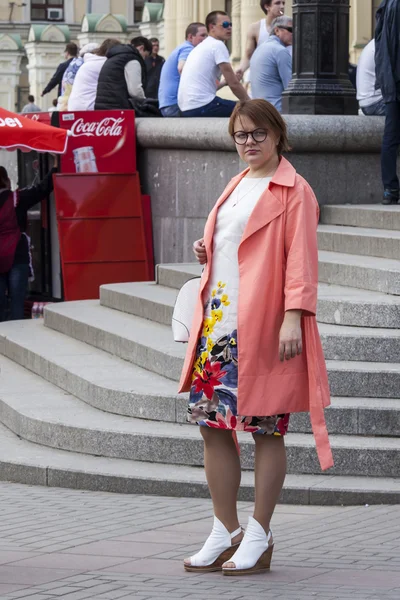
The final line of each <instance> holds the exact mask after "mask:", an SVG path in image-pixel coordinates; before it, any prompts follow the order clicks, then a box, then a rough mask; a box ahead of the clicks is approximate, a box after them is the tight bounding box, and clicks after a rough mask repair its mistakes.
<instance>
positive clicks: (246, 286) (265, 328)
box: [179, 158, 333, 470]
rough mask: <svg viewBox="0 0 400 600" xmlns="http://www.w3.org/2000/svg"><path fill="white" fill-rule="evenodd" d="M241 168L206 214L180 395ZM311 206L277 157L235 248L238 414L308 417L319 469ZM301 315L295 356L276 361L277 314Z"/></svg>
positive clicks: (321, 390) (328, 455) (307, 190)
mask: <svg viewBox="0 0 400 600" xmlns="http://www.w3.org/2000/svg"><path fill="white" fill-rule="evenodd" d="M247 172H248V170H247V169H246V170H245V171H243V173H241V174H240V175H238V176H237V177H234V178H233V179H232V180H231V182H230V183H229V184H228V186H227V187H226V189H225V191H224V192H223V194H222V195H221V197H220V198H219V199H218V201H217V203H216V205H215V206H214V208H213V209H212V211H211V213H210V215H209V217H208V220H207V223H206V226H205V230H204V244H205V248H206V252H207V264H206V267H205V269H204V272H203V275H202V279H201V285H200V292H199V298H198V301H197V304H196V309H195V315H194V319H193V324H192V328H191V333H190V338H189V344H188V348H187V353H186V359H185V363H184V367H183V371H182V376H181V381H180V390H179V391H180V392H183V391H189V390H190V387H191V381H192V372H193V362H194V360H195V354H196V346H197V341H198V338H199V336H200V335H201V330H202V325H203V316H204V299H203V297H202V293H203V290H204V289H205V288H206V286H207V282H208V279H209V277H210V274H211V266H212V257H213V235H214V228H215V223H216V218H217V212H218V208H219V207H220V206H221V204H222V203H223V202H224V201H225V200H226V199H227V198H228V196H229V195H230V194H231V193H232V191H233V190H234V189H235V187H236V186H237V185H238V183H239V181H240V180H241V179H242V178H243V177H244V176H245V175H246V173H247ZM318 216H319V207H318V203H317V200H316V198H315V195H314V193H313V191H312V189H311V187H310V186H309V185H308V183H307V182H306V181H305V180H304V179H303V178H302V177H300V175H298V174H297V173H296V171H295V169H294V167H293V166H292V165H291V164H290V163H289V162H288V161H287V160H286V159H285V158H282V159H281V162H280V164H279V167H278V169H277V171H276V172H275V175H274V176H273V178H272V181H271V182H270V185H269V187H268V189H267V190H266V191H265V192H264V193H263V194H262V195H261V197H260V199H259V200H258V202H257V204H256V206H255V208H254V210H253V212H252V214H251V216H250V218H249V221H248V223H247V226H246V228H245V231H244V234H243V237H242V240H241V243H240V245H239V250H238V260H239V299H238V414H239V415H242V416H258V415H277V414H283V413H293V412H308V411H309V412H310V417H311V424H312V428H313V433H314V436H315V441H316V446H317V452H318V458H319V461H320V464H321V468H322V469H323V470H325V469H328V468H329V467H331V466H332V465H333V459H332V452H331V448H330V444H329V438H328V432H327V429H326V424H325V417H324V407H326V406H328V405H329V404H330V395H329V384H328V377H327V372H326V365H325V359H324V354H323V350H322V346H321V341H320V337H319V333H318V326H317V322H316V318H315V313H316V306H317V288H318V249H317V225H318ZM293 309H297V310H302V311H303V315H302V332H303V348H304V349H303V353H302V354H301V355H299V356H296V358H293V359H291V360H289V361H285V362H283V363H282V362H280V360H279V352H278V350H279V331H280V328H281V325H282V322H283V318H284V314H285V311H287V310H293Z"/></svg>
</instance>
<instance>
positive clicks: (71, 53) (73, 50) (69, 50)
mask: <svg viewBox="0 0 400 600" xmlns="http://www.w3.org/2000/svg"><path fill="white" fill-rule="evenodd" d="M78 52H79V48H78V46H77V45H76V44H74V42H69V44H67V45H66V46H65V58H66V60H65V62H62V63H60V64H59V65H58V67H57V70H56V72H55V73H54V75H53V77H52V78H51V79H50V81H49V83H48V84H47V85H46V87H45V88H44V90H43V92H42V93H41V96H42V97H43V96H44V95H45V94H48V93H49V92H51V90H54V88H55V87H56V86H58V88H57V96H61V84H62V79H63V75H64V73H65V71H66V70H67V67H68V66H69V64H70V62H71V61H72V60H73V59H74V58H76V57H77V56H78Z"/></svg>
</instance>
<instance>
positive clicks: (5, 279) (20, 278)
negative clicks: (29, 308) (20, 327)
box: [0, 265, 29, 322]
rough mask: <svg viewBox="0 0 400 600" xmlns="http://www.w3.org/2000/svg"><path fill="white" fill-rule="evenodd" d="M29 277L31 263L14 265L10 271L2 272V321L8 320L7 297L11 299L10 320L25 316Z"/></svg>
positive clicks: (0, 303)
mask: <svg viewBox="0 0 400 600" xmlns="http://www.w3.org/2000/svg"><path fill="white" fill-rule="evenodd" d="M28 279H29V265H14V266H13V267H12V268H11V269H10V271H8V273H3V274H0V322H1V321H5V320H6V313H7V298H8V300H9V301H10V321H16V320H17V319H23V318H24V302H25V296H26V292H27V289H28ZM7 291H8V297H7Z"/></svg>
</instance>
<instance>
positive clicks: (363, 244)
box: [318, 225, 400, 260]
mask: <svg viewBox="0 0 400 600" xmlns="http://www.w3.org/2000/svg"><path fill="white" fill-rule="evenodd" d="M318 248H319V250H328V251H330V252H344V253H345V254H361V255H363V256H378V257H381V258H394V259H397V260H398V258H399V257H400V231H394V230H390V229H372V228H365V227H349V226H343V225H319V227H318Z"/></svg>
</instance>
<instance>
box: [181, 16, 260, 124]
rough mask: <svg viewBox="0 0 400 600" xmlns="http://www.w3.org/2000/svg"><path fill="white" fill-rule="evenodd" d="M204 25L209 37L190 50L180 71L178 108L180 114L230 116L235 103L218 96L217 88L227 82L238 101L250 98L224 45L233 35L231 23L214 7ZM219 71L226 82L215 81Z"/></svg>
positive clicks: (187, 115) (189, 115)
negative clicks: (232, 65)
mask: <svg viewBox="0 0 400 600" xmlns="http://www.w3.org/2000/svg"><path fill="white" fill-rule="evenodd" d="M206 27H207V31H208V38H207V39H205V40H204V42H202V43H201V44H199V45H198V46H196V48H194V50H192V52H191V53H190V54H189V56H188V58H187V61H186V65H185V68H184V69H183V71H182V76H181V81H180V84H179V90H178V105H179V109H180V111H181V113H182V116H183V117H230V116H231V114H232V111H233V109H234V108H235V106H236V102H234V101H233V100H225V99H224V98H219V97H217V95H216V94H217V90H219V89H220V88H221V87H223V86H224V85H228V86H229V87H230V89H231V90H232V92H233V94H234V95H235V96H236V97H237V98H239V100H241V101H245V100H248V99H249V97H248V95H247V92H246V90H245V89H244V87H243V86H242V84H241V83H240V81H239V79H238V77H237V75H236V74H235V73H234V71H233V69H232V67H231V64H230V59H229V51H228V48H227V47H226V45H225V42H226V41H228V40H229V39H230V38H231V36H232V23H231V21H230V18H229V17H228V15H227V13H226V12H223V11H221V10H214V11H212V12H211V13H209V14H208V15H207V17H206ZM221 73H222V75H223V76H224V78H225V81H226V83H223V84H222V83H218V81H219V79H220V76H221Z"/></svg>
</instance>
